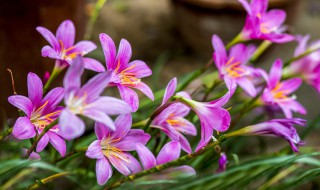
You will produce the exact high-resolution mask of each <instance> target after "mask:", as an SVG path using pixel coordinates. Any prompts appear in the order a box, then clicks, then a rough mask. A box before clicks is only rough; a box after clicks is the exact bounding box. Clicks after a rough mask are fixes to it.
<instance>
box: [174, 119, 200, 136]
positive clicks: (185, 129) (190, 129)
mask: <svg viewBox="0 0 320 190" xmlns="http://www.w3.org/2000/svg"><path fill="white" fill-rule="evenodd" d="M179 120H180V122H181V123H182V125H175V126H174V128H175V129H176V130H177V131H179V132H181V133H183V134H186V135H191V136H196V135H197V129H196V127H195V126H194V125H193V123H191V122H190V121H188V120H186V119H184V118H179Z"/></svg>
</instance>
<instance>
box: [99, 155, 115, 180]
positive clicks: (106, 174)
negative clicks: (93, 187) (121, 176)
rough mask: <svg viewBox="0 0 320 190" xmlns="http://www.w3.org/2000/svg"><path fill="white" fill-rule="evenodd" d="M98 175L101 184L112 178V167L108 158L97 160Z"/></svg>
mask: <svg viewBox="0 0 320 190" xmlns="http://www.w3.org/2000/svg"><path fill="white" fill-rule="evenodd" d="M96 175H97V181H98V184H99V185H104V184H105V183H107V181H108V179H110V178H111V176H112V168H111V166H110V164H109V161H108V159H107V158H105V157H102V158H101V159H98V160H97V163H96Z"/></svg>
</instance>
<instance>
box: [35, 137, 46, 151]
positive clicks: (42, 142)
mask: <svg viewBox="0 0 320 190" xmlns="http://www.w3.org/2000/svg"><path fill="white" fill-rule="evenodd" d="M48 143H49V135H48V134H47V133H46V134H44V135H43V136H42V138H41V139H40V140H39V142H38V144H37V148H36V151H37V152H41V151H42V150H43V149H44V148H45V147H46V146H47V145H48Z"/></svg>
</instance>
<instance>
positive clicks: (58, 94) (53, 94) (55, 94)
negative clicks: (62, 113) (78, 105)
mask: <svg viewBox="0 0 320 190" xmlns="http://www.w3.org/2000/svg"><path fill="white" fill-rule="evenodd" d="M63 96H64V89H63V88H61V87H57V88H54V89H52V90H50V91H49V92H48V93H47V95H46V96H45V97H44V98H43V100H42V101H41V103H40V105H44V104H45V103H46V102H48V103H47V105H46V107H45V108H44V111H43V112H44V113H49V112H51V111H52V110H54V109H55V108H56V107H57V106H58V104H60V102H61V100H62V99H63Z"/></svg>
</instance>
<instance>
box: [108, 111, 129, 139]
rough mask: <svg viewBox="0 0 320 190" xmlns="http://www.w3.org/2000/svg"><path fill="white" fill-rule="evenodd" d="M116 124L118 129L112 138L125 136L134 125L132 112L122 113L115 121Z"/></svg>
mask: <svg viewBox="0 0 320 190" xmlns="http://www.w3.org/2000/svg"><path fill="white" fill-rule="evenodd" d="M114 125H115V126H116V130H115V131H114V133H113V134H112V136H111V138H112V139H117V138H121V139H122V138H123V137H125V136H126V135H127V134H128V132H129V130H130V128H131V125H132V117H131V114H125V115H120V116H118V117H117V119H116V120H115V121H114Z"/></svg>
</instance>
